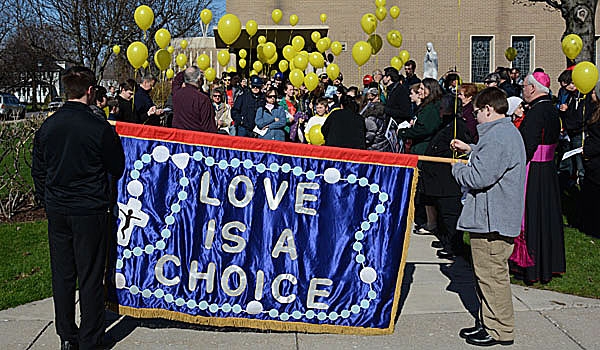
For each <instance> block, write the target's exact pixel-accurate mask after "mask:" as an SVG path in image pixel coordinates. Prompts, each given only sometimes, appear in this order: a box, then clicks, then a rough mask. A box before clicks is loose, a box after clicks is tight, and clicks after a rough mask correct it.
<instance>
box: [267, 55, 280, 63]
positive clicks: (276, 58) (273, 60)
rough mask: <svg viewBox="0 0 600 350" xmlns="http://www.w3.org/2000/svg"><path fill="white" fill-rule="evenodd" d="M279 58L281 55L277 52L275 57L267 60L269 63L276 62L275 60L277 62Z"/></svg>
mask: <svg viewBox="0 0 600 350" xmlns="http://www.w3.org/2000/svg"><path fill="white" fill-rule="evenodd" d="M278 59H279V57H278V56H277V52H275V54H274V55H273V57H271V58H269V59H268V60H267V63H268V64H271V65H272V64H275V62H277V60H278Z"/></svg>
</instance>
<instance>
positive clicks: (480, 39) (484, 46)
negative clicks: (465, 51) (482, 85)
mask: <svg viewBox="0 0 600 350" xmlns="http://www.w3.org/2000/svg"><path fill="white" fill-rule="evenodd" d="M493 39H494V37H492V36H472V37H471V81H472V82H482V81H483V79H484V78H485V76H486V75H488V74H489V73H490V72H491V71H492V47H493V46H492V42H493Z"/></svg>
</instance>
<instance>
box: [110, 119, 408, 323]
mask: <svg viewBox="0 0 600 350" xmlns="http://www.w3.org/2000/svg"><path fill="white" fill-rule="evenodd" d="M116 130H117V132H118V133H119V135H120V136H121V140H122V143H123V147H124V149H125V154H126V171H125V174H124V176H123V177H122V178H121V180H120V181H119V184H118V190H119V195H118V200H117V201H118V209H117V211H118V215H119V219H118V221H117V232H116V236H115V237H116V244H115V246H116V248H114V249H113V250H112V251H111V259H110V262H111V265H112V266H110V268H111V270H110V271H111V274H112V275H113V276H114V278H113V279H112V283H111V285H109V296H108V298H109V304H110V305H111V306H112V308H113V309H114V310H115V311H117V312H119V313H121V314H127V315H131V316H134V317H163V318H168V319H174V320H180V321H185V322H191V323H198V324H205V325H214V326H236V327H252V328H260V329H274V330H290V331H304V332H330V333H348V334H383V333H391V332H393V330H394V319H395V316H396V312H397V307H398V301H399V297H400V287H401V281H402V272H403V268H404V263H405V256H406V249H407V247H408V236H407V228H408V227H410V226H411V222H409V219H408V213H409V212H410V205H411V203H412V198H413V195H414V190H415V184H416V177H415V171H416V162H417V158H416V157H414V156H406V155H399V154H391V153H381V152H370V151H358V150H349V149H342V148H332V147H317V146H310V145H301V144H292V143H284V142H277V141H264V140H254V139H248V138H243V137H231V136H223V135H217V134H205V133H197V132H190V131H182V130H175V129H167V128H158V127H148V126H137V125H132V124H125V123H124V124H120V123H117V125H116Z"/></svg>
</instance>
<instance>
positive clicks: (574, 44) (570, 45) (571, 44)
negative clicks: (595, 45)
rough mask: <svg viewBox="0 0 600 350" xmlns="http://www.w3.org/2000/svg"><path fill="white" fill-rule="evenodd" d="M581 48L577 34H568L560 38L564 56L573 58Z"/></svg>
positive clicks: (580, 41) (581, 42) (581, 43)
mask: <svg viewBox="0 0 600 350" xmlns="http://www.w3.org/2000/svg"><path fill="white" fill-rule="evenodd" d="M582 48H583V41H582V40H581V37H580V36H579V35H577V34H569V35H567V36H565V38H564V39H563V40H562V50H563V53H564V54H565V56H567V57H568V58H569V59H571V60H574V59H575V57H577V56H579V53H580V52H581V49H582Z"/></svg>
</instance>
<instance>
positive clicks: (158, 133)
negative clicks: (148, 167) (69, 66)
mask: <svg viewBox="0 0 600 350" xmlns="http://www.w3.org/2000/svg"><path fill="white" fill-rule="evenodd" d="M115 128H116V131H117V133H118V134H119V135H121V136H128V137H134V138H141V139H158V140H164V141H170V142H178V143H185V144H192V145H201V146H213V147H220V148H227V149H235V150H241V151H244V150H245V151H258V152H264V153H275V154H282V155H290V156H298V157H310V158H317V159H332V160H340V161H351V162H357V163H371V164H379V165H392V166H402V167H412V168H415V167H416V166H417V161H418V160H419V158H418V156H416V155H412V154H399V153H388V152H374V151H366V150H356V149H349V148H339V147H327V146H313V145H306V144H301V143H295V142H281V141H270V140H261V139H251V138H247V137H237V136H236V137H232V136H229V135H221V134H213V133H205V132H198V131H189V130H180V129H175V128H164V127H159V126H149V125H139V124H131V123H124V122H117V123H116V126H115Z"/></svg>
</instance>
